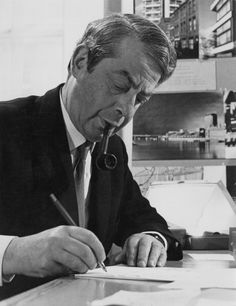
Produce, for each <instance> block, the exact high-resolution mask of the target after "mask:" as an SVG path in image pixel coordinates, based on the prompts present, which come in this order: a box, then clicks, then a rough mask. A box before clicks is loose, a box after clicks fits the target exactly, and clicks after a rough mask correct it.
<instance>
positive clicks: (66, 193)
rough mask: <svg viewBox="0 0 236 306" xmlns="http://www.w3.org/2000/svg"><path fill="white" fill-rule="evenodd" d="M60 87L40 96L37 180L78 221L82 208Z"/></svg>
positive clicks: (36, 132)
mask: <svg viewBox="0 0 236 306" xmlns="http://www.w3.org/2000/svg"><path fill="white" fill-rule="evenodd" d="M59 90H60V87H57V88H56V89H54V90H51V91H49V92H47V93H46V94H45V96H43V97H41V98H39V100H38V102H37V103H38V111H37V114H36V118H35V120H34V122H35V128H34V150H35V152H34V160H35V162H34V165H35V169H34V173H35V181H36V183H38V184H39V186H41V187H43V189H44V190H47V192H48V196H49V194H50V193H54V194H55V195H56V196H57V197H58V199H59V200H60V201H61V203H62V204H63V205H64V207H65V209H66V210H67V211H68V213H69V214H70V215H71V217H72V218H73V220H74V221H75V222H77V221H78V209H77V202H76V193H75V186H74V178H73V171H72V165H71V157H70V151H69V146H68V141H67V135H66V130H65V125H64V120H63V116H62V112H61V107H60V98H59Z"/></svg>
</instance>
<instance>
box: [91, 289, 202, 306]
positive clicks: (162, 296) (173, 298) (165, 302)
mask: <svg viewBox="0 0 236 306" xmlns="http://www.w3.org/2000/svg"><path fill="white" fill-rule="evenodd" d="M200 294H201V292H200V290H199V289H194V290H188V291H187V290H166V291H157V292H134V291H123V290H121V291H118V292H117V293H115V294H113V295H111V296H109V297H106V298H104V299H101V300H94V301H93V302H92V303H91V306H108V305H119V306H127V305H129V306H156V305H158V306H170V305H175V306H192V305H193V304H192V303H193V301H194V300H195V298H196V297H198V296H199V295H200Z"/></svg>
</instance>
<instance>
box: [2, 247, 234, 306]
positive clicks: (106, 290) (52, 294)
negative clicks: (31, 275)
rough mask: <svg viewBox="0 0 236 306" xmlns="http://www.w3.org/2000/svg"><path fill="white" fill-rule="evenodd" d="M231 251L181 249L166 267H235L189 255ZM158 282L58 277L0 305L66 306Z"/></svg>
mask: <svg viewBox="0 0 236 306" xmlns="http://www.w3.org/2000/svg"><path fill="white" fill-rule="evenodd" d="M194 253H195V254H198V255H199V254H206V253H207V254H231V253H230V252H225V251H211V252H209V251H207V252H204V251H191V252H190V251H189V252H186V251H185V252H184V259H183V260H181V261H179V262H174V261H169V262H168V263H167V265H166V266H167V267H179V268H181V267H184V268H194V269H202V268H204V267H207V268H209V267H212V268H216V267H217V268H229V269H232V268H236V261H230V260H218V259H213V260H196V259H194V258H193V256H191V254H194ZM160 284H161V283H158V282H143V281H123V280H122V281H121V280H108V279H107V280H105V279H74V278H72V277H71V278H69V277H68V278H59V279H56V280H54V281H52V282H49V283H47V284H44V285H42V286H39V287H37V288H34V289H32V290H29V291H27V292H24V293H21V294H19V295H16V296H14V297H12V298H9V299H6V300H4V301H2V302H0V306H3V305H4V306H11V305H18V306H19V305H21V306H23V305H27V306H42V305H43V306H49V305H50V306H51V305H57V306H60V305H69V306H73V305H76V306H78V305H79V306H83V305H86V306H88V305H89V302H91V301H93V300H95V299H102V298H104V297H106V296H109V295H111V294H114V293H115V292H117V291H119V290H128V291H139V292H141V291H142V292H151V291H158V290H160V289H159V286H160Z"/></svg>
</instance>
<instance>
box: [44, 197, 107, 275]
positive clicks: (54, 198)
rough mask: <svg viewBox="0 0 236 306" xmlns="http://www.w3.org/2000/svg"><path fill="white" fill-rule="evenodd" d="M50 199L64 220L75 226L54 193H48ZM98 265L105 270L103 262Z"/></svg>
mask: <svg viewBox="0 0 236 306" xmlns="http://www.w3.org/2000/svg"><path fill="white" fill-rule="evenodd" d="M49 197H50V199H51V200H52V202H53V204H54V205H55V206H56V208H57V210H58V211H59V212H60V214H61V215H62V217H64V219H65V220H66V222H67V223H68V224H69V225H74V226H77V224H76V223H75V221H74V220H73V219H72V218H71V216H70V215H69V213H68V211H67V210H66V209H65V208H64V207H63V205H62V204H61V202H60V201H59V200H58V199H57V197H56V196H55V194H54V193H51V194H50V195H49ZM98 266H99V267H100V268H102V269H103V270H104V271H105V272H107V269H106V266H105V265H104V263H103V262H98Z"/></svg>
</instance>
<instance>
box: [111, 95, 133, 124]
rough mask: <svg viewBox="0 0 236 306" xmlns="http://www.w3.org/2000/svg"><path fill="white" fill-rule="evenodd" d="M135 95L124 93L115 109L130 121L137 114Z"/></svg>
mask: <svg viewBox="0 0 236 306" xmlns="http://www.w3.org/2000/svg"><path fill="white" fill-rule="evenodd" d="M135 98H136V96H135V95H122V96H120V97H119V98H118V99H117V101H116V103H115V111H116V113H117V114H118V115H119V116H120V117H121V116H122V117H124V118H125V121H126V122H128V121H130V119H132V118H133V116H134V114H135V110H136V109H135Z"/></svg>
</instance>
